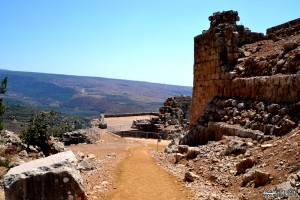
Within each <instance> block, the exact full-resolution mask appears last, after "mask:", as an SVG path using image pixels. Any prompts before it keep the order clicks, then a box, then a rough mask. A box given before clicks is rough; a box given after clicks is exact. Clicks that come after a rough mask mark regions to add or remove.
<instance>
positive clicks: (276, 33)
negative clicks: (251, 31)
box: [267, 18, 300, 39]
mask: <svg viewBox="0 0 300 200" xmlns="http://www.w3.org/2000/svg"><path fill="white" fill-rule="evenodd" d="M297 33H300V18H298V19H295V20H292V21H289V22H286V23H284V24H280V25H278V26H274V27H272V28H269V29H267V36H268V38H272V39H274V38H276V37H286V36H290V35H292V34H297Z"/></svg>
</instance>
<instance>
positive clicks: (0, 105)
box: [0, 77, 7, 131]
mask: <svg viewBox="0 0 300 200" xmlns="http://www.w3.org/2000/svg"><path fill="white" fill-rule="evenodd" d="M6 87H7V77H5V78H4V79H3V80H2V81H1V86H0V94H5V92H6ZM4 112H5V105H4V103H3V98H0V131H1V130H3V118H2V116H3V114H4Z"/></svg>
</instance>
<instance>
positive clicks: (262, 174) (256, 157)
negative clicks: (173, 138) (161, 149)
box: [153, 129, 300, 200]
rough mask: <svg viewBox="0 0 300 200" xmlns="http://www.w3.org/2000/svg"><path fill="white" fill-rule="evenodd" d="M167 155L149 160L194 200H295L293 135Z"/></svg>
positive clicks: (299, 190) (299, 149)
mask: <svg viewBox="0 0 300 200" xmlns="http://www.w3.org/2000/svg"><path fill="white" fill-rule="evenodd" d="M268 139H269V140H268ZM168 151H169V153H167V154H165V153H156V152H153V155H154V156H155V157H156V158H157V160H158V162H159V163H160V165H161V166H162V167H163V168H165V169H166V170H168V171H170V172H172V173H173V174H174V175H175V176H177V177H180V178H181V179H186V180H188V181H187V182H186V186H187V187H188V188H190V189H191V190H192V191H194V192H195V193H196V198H195V199H222V200H223V199H267V198H266V197H268V198H269V199H275V197H276V195H277V197H278V196H279V197H280V195H281V197H284V196H289V199H300V187H299V186H300V184H299V180H300V176H299V175H300V131H299V130H298V129H296V130H294V131H293V132H292V133H290V134H289V135H286V136H283V137H277V138H275V139H271V137H270V138H265V139H264V140H262V141H261V142H256V141H253V140H252V139H243V138H238V137H231V136H227V137H224V138H223V140H221V141H216V142H209V143H208V144H207V145H203V146H199V147H187V146H176V145H174V146H171V147H170V148H169V149H168ZM275 187H277V188H281V189H282V190H280V189H279V190H277V191H276V190H275ZM267 192H268V193H267ZM267 195H269V196H267ZM271 197H272V198H271ZM281 199H283V198H281ZM285 199H287V198H285Z"/></svg>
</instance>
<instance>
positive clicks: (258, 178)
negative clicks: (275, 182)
mask: <svg viewBox="0 0 300 200" xmlns="http://www.w3.org/2000/svg"><path fill="white" fill-rule="evenodd" d="M269 180H270V173H267V172H263V171H260V170H255V173H254V184H255V186H256V187H257V186H263V185H265V184H267V183H268V182H269Z"/></svg>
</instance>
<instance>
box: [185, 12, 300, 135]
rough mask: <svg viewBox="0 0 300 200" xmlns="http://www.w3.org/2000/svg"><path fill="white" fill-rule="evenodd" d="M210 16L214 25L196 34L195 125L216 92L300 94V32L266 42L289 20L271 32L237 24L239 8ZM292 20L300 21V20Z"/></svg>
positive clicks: (286, 97)
mask: <svg viewBox="0 0 300 200" xmlns="http://www.w3.org/2000/svg"><path fill="white" fill-rule="evenodd" d="M209 20H210V21H211V23H210V28H209V29H208V30H207V31H203V33H202V34H201V35H198V36H196V37H195V38H194V86H193V97H192V107H191V110H192V112H191V114H190V124H191V126H190V127H191V129H193V128H196V126H197V125H198V124H199V120H200V118H201V116H202V115H204V110H205V109H206V108H207V106H208V105H209V103H210V102H211V100H213V99H214V98H215V97H228V98H229V97H237V98H239V99H244V100H247V99H250V100H252V101H269V102H273V103H295V102H298V101H299V100H300V65H299V64H300V46H299V39H300V37H299V38H297V37H295V38H294V39H293V41H292V42H291V41H288V42H285V41H284V40H280V41H277V42H275V41H273V40H272V41H270V42H265V41H267V40H266V39H268V37H271V36H270V35H271V34H275V33H277V32H278V30H282V28H285V27H286V25H282V26H278V27H275V28H273V29H268V34H269V35H268V37H265V36H264V35H263V34H260V33H252V32H251V31H250V30H249V29H247V28H244V27H243V26H240V25H236V21H238V20H239V17H238V13H237V12H235V11H224V12H221V13H220V12H217V13H214V14H213V16H211V17H209ZM290 24H293V25H294V26H296V27H298V20H295V22H290ZM285 36H287V35H285ZM252 44H255V45H254V46H253V45H252ZM251 45H252V46H251ZM276 45H278V47H280V48H279V49H276V48H275V46H276ZM245 47H247V48H248V47H249V49H247V48H245ZM246 50H247V51H246ZM274 52H275V53H274ZM250 61H251V62H250ZM264 74H265V75H264ZM283 74H284V75H283ZM261 75H264V76H261Z"/></svg>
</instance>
